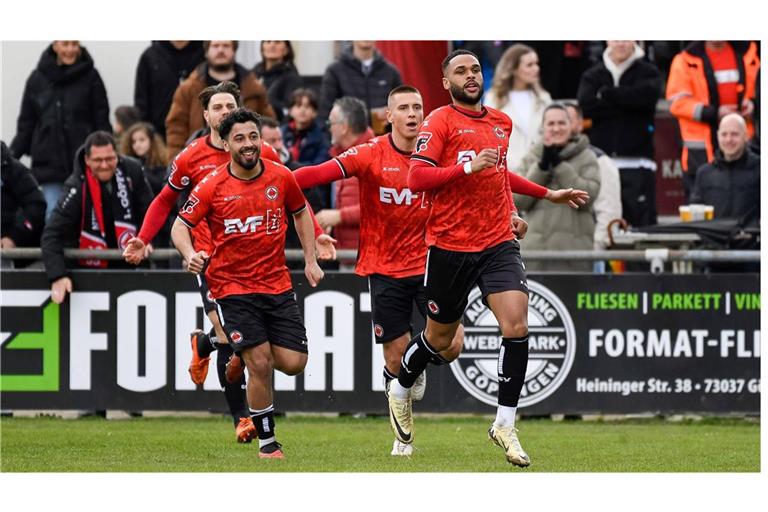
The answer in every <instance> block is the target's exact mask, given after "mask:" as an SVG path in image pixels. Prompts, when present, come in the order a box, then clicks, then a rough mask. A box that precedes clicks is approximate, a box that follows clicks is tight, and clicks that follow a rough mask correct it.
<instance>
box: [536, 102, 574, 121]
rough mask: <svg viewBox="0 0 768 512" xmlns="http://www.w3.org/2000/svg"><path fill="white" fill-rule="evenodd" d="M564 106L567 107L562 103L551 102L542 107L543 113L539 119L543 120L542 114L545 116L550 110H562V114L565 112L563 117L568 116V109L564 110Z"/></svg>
mask: <svg viewBox="0 0 768 512" xmlns="http://www.w3.org/2000/svg"><path fill="white" fill-rule="evenodd" d="M566 106H567V105H566V104H565V103H563V102H562V101H553V102H552V103H550V104H549V105H547V106H546V107H544V112H542V113H541V117H542V118H543V117H544V114H546V113H547V112H549V111H550V110H562V111H563V112H565V115H568V109H567V108H566Z"/></svg>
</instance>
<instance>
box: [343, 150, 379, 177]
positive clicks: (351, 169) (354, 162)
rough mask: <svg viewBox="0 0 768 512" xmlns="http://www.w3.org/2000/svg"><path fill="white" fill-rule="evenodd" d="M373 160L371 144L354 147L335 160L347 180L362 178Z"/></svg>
mask: <svg viewBox="0 0 768 512" xmlns="http://www.w3.org/2000/svg"><path fill="white" fill-rule="evenodd" d="M372 159H373V144H372V143H369V142H366V143H364V144H359V145H357V146H353V147H351V148H349V149H348V150H346V151H345V152H344V153H342V154H340V155H339V156H338V157H336V158H335V160H336V161H337V162H338V163H339V166H341V170H342V172H343V173H344V177H345V178H350V177H352V176H360V175H361V174H362V173H364V172H366V171H367V170H368V167H369V166H370V163H371V160H372Z"/></svg>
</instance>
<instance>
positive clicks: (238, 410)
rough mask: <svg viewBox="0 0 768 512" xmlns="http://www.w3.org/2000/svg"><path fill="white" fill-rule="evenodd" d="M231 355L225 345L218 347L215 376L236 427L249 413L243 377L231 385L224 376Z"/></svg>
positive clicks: (230, 350)
mask: <svg viewBox="0 0 768 512" xmlns="http://www.w3.org/2000/svg"><path fill="white" fill-rule="evenodd" d="M233 353H234V351H233V350H232V348H230V346H229V345H227V344H222V345H221V347H219V350H218V353H217V354H216V374H217V375H218V377H219V385H221V387H222V388H224V399H225V400H226V401H227V407H228V408H229V413H230V414H231V415H232V420H233V421H234V422H235V426H237V423H238V422H239V421H240V418H247V417H248V416H250V413H249V412H248V405H247V404H246V397H245V375H243V376H242V377H240V379H239V380H237V381H236V382H234V383H232V384H230V383H228V382H227V377H226V375H225V373H226V371H227V361H229V357H230V356H231V355H232V354H233Z"/></svg>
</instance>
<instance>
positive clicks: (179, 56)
mask: <svg viewBox="0 0 768 512" xmlns="http://www.w3.org/2000/svg"><path fill="white" fill-rule="evenodd" d="M204 60H205V52H204V50H203V43H202V41H190V42H189V43H188V44H187V46H185V47H184V48H182V49H181V50H177V49H176V47H175V46H173V45H172V44H171V43H170V41H152V45H151V46H150V47H149V48H147V49H146V50H144V52H143V53H142V54H141V57H139V65H138V66H137V67H136V85H135V87H134V90H133V103H134V105H135V106H136V107H137V108H138V109H139V110H140V111H141V115H142V119H144V120H145V121H147V122H148V123H151V124H152V126H154V127H155V130H157V132H158V133H159V134H160V135H162V136H163V139H165V117H166V116H167V115H168V111H169V110H170V109H171V101H173V93H174V92H176V88H177V87H178V86H179V84H180V83H181V82H183V81H184V79H186V78H187V77H188V76H189V74H190V73H192V70H193V69H195V67H196V66H198V65H199V64H200V63H202V62H203V61H204Z"/></svg>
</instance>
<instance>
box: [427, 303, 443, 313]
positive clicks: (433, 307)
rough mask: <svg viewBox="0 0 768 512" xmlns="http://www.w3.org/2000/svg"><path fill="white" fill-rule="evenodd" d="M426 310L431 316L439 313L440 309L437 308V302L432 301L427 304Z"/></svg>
mask: <svg viewBox="0 0 768 512" xmlns="http://www.w3.org/2000/svg"><path fill="white" fill-rule="evenodd" d="M427 308H428V309H429V311H430V312H431V313H432V314H433V315H436V314H438V313H439V312H440V308H439V307H438V306H437V302H435V301H433V300H430V301H428V302H427Z"/></svg>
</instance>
